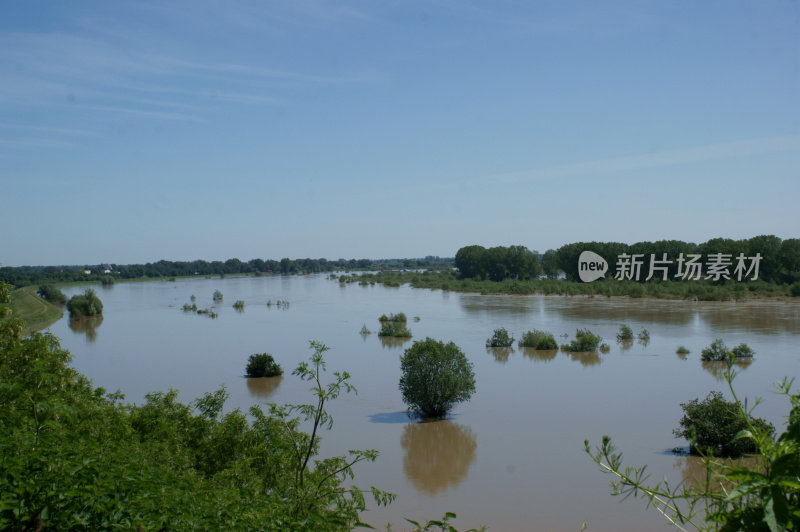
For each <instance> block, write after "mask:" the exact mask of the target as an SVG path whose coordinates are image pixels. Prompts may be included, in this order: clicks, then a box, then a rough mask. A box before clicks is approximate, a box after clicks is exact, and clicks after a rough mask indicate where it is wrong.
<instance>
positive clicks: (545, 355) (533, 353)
mask: <svg viewBox="0 0 800 532" xmlns="http://www.w3.org/2000/svg"><path fill="white" fill-rule="evenodd" d="M557 354H558V349H547V350H541V349H533V348H532V347H523V348H522V355H523V356H524V357H526V358H530V359H531V360H536V361H540V362H550V361H551V360H553V359H554V358H556V355H557Z"/></svg>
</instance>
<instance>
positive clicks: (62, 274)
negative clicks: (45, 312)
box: [0, 256, 453, 286]
mask: <svg viewBox="0 0 800 532" xmlns="http://www.w3.org/2000/svg"><path fill="white" fill-rule="evenodd" d="M452 262H453V259H451V258H440V257H434V256H428V257H425V258H420V259H382V260H373V259H349V260H347V259H338V260H327V259H324V258H320V259H308V258H306V259H294V260H292V259H289V258H284V259H281V260H279V261H278V260H273V259H252V260H250V261H247V262H243V261H241V260H239V259H228V260H226V261H224V262H223V261H211V262H208V261H205V260H195V261H168V260H160V261H158V262H152V263H150V262H148V263H147V264H128V265H119V264H97V265H83V266H20V267H10V266H6V267H0V281H4V282H7V283H10V284H12V285H15V286H26V285H31V284H40V283H48V282H70V281H102V280H103V279H107V278H109V276H113V277H114V278H118V279H137V278H142V277H149V278H154V279H157V278H170V277H182V276H187V275H234V274H256V275H258V274H265V273H280V274H292V273H319V272H330V271H341V270H391V269H420V268H428V269H439V268H449V267H451V266H452ZM86 272H90V273H88V274H87V273H86Z"/></svg>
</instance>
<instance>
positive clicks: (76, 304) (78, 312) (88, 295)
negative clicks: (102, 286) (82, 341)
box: [67, 288, 103, 318]
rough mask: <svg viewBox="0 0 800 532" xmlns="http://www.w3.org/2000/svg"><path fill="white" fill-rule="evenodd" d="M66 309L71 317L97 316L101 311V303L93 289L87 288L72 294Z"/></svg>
mask: <svg viewBox="0 0 800 532" xmlns="http://www.w3.org/2000/svg"><path fill="white" fill-rule="evenodd" d="M67 310H69V316H70V317H71V318H81V317H84V316H97V315H99V314H102V313H103V303H102V301H100V298H99V297H97V294H95V293H94V290H92V289H91V288H88V289H87V290H86V291H85V292H84V293H83V294H81V295H77V296H72V297H71V298H70V300H69V302H68V303H67Z"/></svg>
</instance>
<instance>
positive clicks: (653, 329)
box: [51, 275, 800, 531]
mask: <svg viewBox="0 0 800 532" xmlns="http://www.w3.org/2000/svg"><path fill="white" fill-rule="evenodd" d="M214 290H220V291H221V292H223V294H224V300H223V301H222V302H218V303H215V302H214V301H213V299H212V294H213V292H214ZM64 291H65V293H68V296H69V295H72V294H73V293H78V292H81V291H82V288H74V289H73V288H70V289H66V290H64ZM98 295H99V297H100V298H101V299H102V300H103V304H104V311H103V313H104V318H103V321H102V325H100V324H99V323H94V324H93V325H92V326H91V327H90V326H83V325H79V326H73V327H70V322H69V320H68V319H66V318H65V319H62V320H61V321H59V322H57V323H56V324H54V325H53V326H52V327H51V331H52V332H54V333H55V334H56V335H58V336H59V337H60V338H61V339H62V343H63V345H64V346H65V347H66V348H68V349H69V350H70V351H71V352H72V354H73V365H74V366H75V367H76V368H77V369H78V370H79V371H81V372H83V373H84V374H86V375H87V376H88V377H90V378H91V379H93V380H94V383H95V385H97V386H103V387H104V388H106V389H108V390H116V389H120V390H122V391H123V392H124V393H125V394H126V395H127V398H128V400H130V401H134V402H141V401H143V399H144V395H145V394H146V393H147V392H150V391H155V390H167V389H169V388H175V389H178V390H180V398H181V399H182V400H184V401H191V400H193V399H195V398H197V397H199V396H201V395H202V394H203V393H206V392H209V391H213V390H215V389H217V388H218V387H219V386H225V387H226V388H227V390H228V391H229V392H230V395H231V399H230V401H229V404H228V408H231V409H232V408H237V407H238V408H242V410H244V411H246V410H247V408H248V407H249V406H250V405H251V404H254V403H266V402H270V401H274V402H277V403H301V402H310V401H311V399H312V398H311V395H310V393H309V391H308V383H304V382H302V381H300V380H299V379H297V378H296V377H294V376H292V375H291V371H292V370H293V369H294V368H295V367H296V366H297V364H298V363H299V362H301V361H303V360H306V359H307V358H308V356H309V355H310V354H311V350H310V349H309V346H308V341H309V340H312V339H314V340H319V341H322V342H324V343H325V344H327V345H328V346H329V347H330V348H331V350H330V351H329V352H328V353H327V354H326V357H327V361H328V371H329V372H333V371H341V370H347V371H349V372H350V373H351V375H352V380H351V382H352V384H354V385H355V386H356V388H357V389H358V394H357V395H347V396H341V397H340V398H339V399H337V400H336V401H335V402H333V403H331V405H330V411H331V413H332V415H333V416H334V419H335V423H334V426H333V430H332V431H330V432H326V433H324V434H323V440H322V445H321V453H322V456H331V455H339V454H346V453H347V450H348V449H367V448H374V449H378V450H379V451H380V453H381V454H380V457H379V458H378V460H377V461H376V462H375V463H373V464H360V465H359V466H358V467H357V468H356V479H355V483H356V484H357V485H359V486H361V487H363V488H368V487H369V486H370V485H374V486H377V487H379V488H382V489H386V490H389V491H393V492H395V493H397V495H398V498H397V501H396V502H395V503H394V504H392V505H391V506H389V507H388V508H373V509H370V511H368V512H366V513H365V514H364V515H363V516H362V518H363V519H364V520H365V521H367V522H369V523H371V524H373V525H374V526H376V527H378V528H379V529H380V528H384V527H385V524H386V523H387V522H391V523H393V530H405V529H407V528H408V527H407V526H406V525H405V524H404V523H405V521H404V520H403V518H404V517H409V518H412V519H415V520H422V519H433V518H438V517H441V516H442V515H443V514H444V512H446V511H450V512H455V513H456V514H458V519H457V520H456V524H457V526H459V528H467V527H469V526H478V525H481V524H485V525H488V526H489V527H490V530H502V531H505V530H512V531H513V530H565V531H566V530H568V531H575V530H578V529H579V528H580V526H581V524H582V523H583V522H584V521H586V522H587V525H588V530H590V531H602V530H609V531H618V530H661V529H663V530H671V528H670V527H669V526H668V524H667V523H666V521H664V519H663V517H661V516H660V515H659V514H658V513H657V512H655V511H653V510H646V509H645V503H644V502H643V501H637V500H630V499H629V500H626V501H625V502H623V503H619V501H618V500H617V499H615V498H613V497H611V496H610V495H609V487H608V482H609V480H610V478H609V477H607V476H605V475H603V474H601V473H600V472H599V471H598V470H597V468H596V466H595V465H594V464H593V463H592V462H591V461H590V460H589V458H588V457H586V456H585V454H584V452H583V441H584V439H589V440H590V441H591V442H594V443H599V442H600V440H601V438H602V436H603V435H604V434H608V435H610V436H611V437H612V438H613V440H614V442H615V444H616V445H617V447H618V449H619V450H620V451H622V452H623V453H624V459H625V463H626V464H629V465H643V464H648V465H649V467H648V471H649V472H651V474H652V475H653V477H654V478H660V477H662V476H664V475H667V476H668V477H669V478H670V480H671V481H673V482H679V481H680V480H681V479H682V478H685V476H686V475H687V474H693V473H684V467H683V466H680V467H676V461H677V462H680V463H681V464H685V463H690V460H691V459H689V458H683V457H677V458H676V457H675V456H674V455H672V454H670V453H669V452H667V451H668V450H669V449H672V448H673V447H676V446H682V445H685V442H684V441H682V440H676V439H675V438H674V436H673V435H672V429H673V428H675V427H677V425H678V420H679V419H680V417H681V414H682V412H681V409H680V406H679V405H680V403H685V402H687V401H690V400H691V399H694V398H698V397H699V398H703V397H705V396H706V395H707V394H708V392H709V391H710V390H722V391H723V392H725V387H724V382H720V380H719V378H720V372H719V368H717V367H710V366H708V365H703V364H702V363H701V361H700V351H701V350H702V349H703V348H704V347H706V346H708V345H709V344H710V343H711V342H712V341H713V340H714V339H715V338H717V337H720V338H723V340H724V341H725V343H726V344H727V345H729V346H735V345H738V344H740V343H742V342H746V343H747V344H748V345H750V347H752V348H753V350H754V351H755V357H754V358H753V360H752V361H751V362H750V363H749V365H747V366H742V367H740V375H739V377H738V378H737V381H736V384H737V393H739V394H740V396H742V397H744V396H748V397H751V398H753V397H755V396H761V397H763V402H762V404H761V405H759V407H758V409H757V411H756V414H757V415H759V416H760V417H763V418H765V419H767V420H768V421H770V422H772V423H773V424H775V425H776V426H778V427H781V426H783V424H784V416H785V415H786V414H787V413H788V405H787V403H786V401H785V400H784V399H782V398H781V397H779V396H776V395H775V394H772V393H770V391H771V389H772V385H773V383H775V382H777V381H779V380H781V379H782V378H783V377H784V376H789V377H792V376H796V375H798V367H800V366H799V365H798V362H800V356H799V353H798V349H797V348H798V341H799V340H800V305H798V304H797V303H795V302H779V301H758V302H739V303H697V302H689V301H659V300H649V299H638V300H630V299H608V298H600V297H595V298H587V297H560V296H480V295H475V294H457V293H450V292H442V291H429V290H417V289H412V288H409V287H406V286H404V287H400V288H387V287H383V286H380V285H367V286H359V285H356V284H350V285H347V286H343V285H340V284H339V283H338V282H335V281H331V280H328V279H326V276H324V275H318V276H313V275H312V276H291V277H288V276H287V277H280V276H275V277H271V276H264V277H248V278H227V279H189V280H178V281H177V282H150V283H118V284H116V285H115V286H114V287H113V289H102V288H101V289H98ZM192 295H195V296H196V304H197V306H198V307H199V308H201V309H205V308H208V309H211V310H212V311H214V312H216V313H217V314H218V316H217V318H216V319H210V318H209V317H208V316H202V315H198V314H195V313H192V312H183V310H182V306H183V305H184V304H185V303H191V301H190V298H191V296H192ZM236 300H242V301H244V302H245V311H244V312H236V311H235V310H234V309H233V308H232V304H233V302H234V301H236ZM277 300H280V301H281V302H284V301H285V302H288V304H283V303H282V304H281V306H280V307H279V306H277V305H276V304H275V301H277ZM268 301H269V302H272V304H271V305H268V304H267V302H268ZM390 312H394V313H396V312H405V314H406V315H407V316H419V318H420V319H419V321H416V320H413V321H410V322H409V323H408V328H409V329H410V330H411V332H412V334H413V335H414V338H412V339H405V340H400V339H387V338H380V337H378V336H377V334H374V333H373V334H368V335H361V334H359V332H360V330H361V328H362V326H363V325H364V324H366V325H367V328H368V329H370V330H372V331H377V330H379V329H380V324H379V323H378V317H379V316H380V315H381V314H384V313H390ZM623 323H625V324H627V325H628V326H630V327H631V328H632V329H633V331H634V333H635V334H636V333H638V332H639V331H640V330H641V329H643V328H646V329H648V331H649V332H650V341H649V343H647V344H644V343H641V342H638V341H633V342H629V343H626V344H620V343H617V342H616V333H617V331H618V329H619V326H620V325H621V324H623ZM498 327H505V328H506V329H507V330H508V331H509V333H511V334H512V335H513V336H515V337H516V338H521V337H522V334H523V333H524V332H525V331H527V330H532V329H539V330H543V331H546V332H550V333H552V334H553V335H554V336H555V337H556V340H557V341H558V343H559V344H562V343H566V342H568V341H569V340H570V339H572V338H574V335H575V331H576V329H579V328H588V329H590V330H591V331H592V332H594V333H596V334H599V335H600V336H602V337H603V338H604V341H605V342H606V343H608V344H609V345H610V347H611V349H610V352H609V353H607V354H601V353H597V352H590V353H564V352H561V351H542V352H537V351H534V350H529V349H522V348H519V347H517V346H514V347H513V348H509V349H507V350H501V351H495V350H488V351H487V349H486V347H485V344H486V339H487V338H489V337H490V336H491V335H492V331H493V330H494V329H496V328H498ZM426 336H430V337H433V338H436V339H441V340H445V341H454V342H455V343H456V344H458V345H459V346H460V347H461V349H462V350H463V351H464V352H465V354H466V355H467V356H468V358H469V359H470V360H471V362H472V363H473V364H474V371H475V378H476V388H477V389H476V393H475V395H474V396H473V398H472V400H471V401H469V402H468V403H464V404H461V405H457V406H456V408H455V409H454V411H453V413H452V415H451V416H449V418H448V419H446V420H443V421H437V422H430V423H421V422H418V421H416V420H412V419H409V417H408V416H407V415H406V413H405V405H404V404H403V402H402V398H401V395H400V392H399V390H398V380H399V378H400V360H399V359H400V355H401V354H402V352H403V350H404V349H406V348H408V347H409V346H410V345H411V344H412V342H413V340H414V339H422V338H425V337H426ZM680 345H683V346H685V347H687V348H689V349H690V350H691V353H690V354H689V355H688V356H686V357H683V358H682V357H680V356H676V354H675V350H676V348H677V347H678V346H680ZM263 352H268V353H271V354H272V355H273V356H274V357H275V359H276V360H277V362H278V363H279V364H281V366H282V367H283V368H284V372H285V373H284V376H283V378H280V379H273V380H270V379H246V378H243V377H242V375H243V374H244V370H245V366H246V364H247V360H248V357H249V356H250V355H251V354H253V353H263ZM725 395H726V397H730V394H729V393H727V392H726V393H725Z"/></svg>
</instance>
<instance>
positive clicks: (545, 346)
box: [519, 329, 558, 351]
mask: <svg viewBox="0 0 800 532" xmlns="http://www.w3.org/2000/svg"><path fill="white" fill-rule="evenodd" d="M519 346H520V347H530V348H532V349H537V350H539V351H549V350H553V349H558V344H557V343H556V339H555V338H553V335H552V334H550V333H548V332H544V331H539V330H537V329H534V330H532V331H526V332H525V333H524V334H523V335H522V340H520V342H519Z"/></svg>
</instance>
